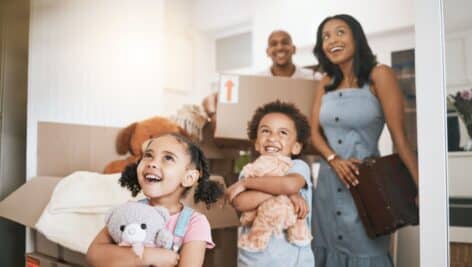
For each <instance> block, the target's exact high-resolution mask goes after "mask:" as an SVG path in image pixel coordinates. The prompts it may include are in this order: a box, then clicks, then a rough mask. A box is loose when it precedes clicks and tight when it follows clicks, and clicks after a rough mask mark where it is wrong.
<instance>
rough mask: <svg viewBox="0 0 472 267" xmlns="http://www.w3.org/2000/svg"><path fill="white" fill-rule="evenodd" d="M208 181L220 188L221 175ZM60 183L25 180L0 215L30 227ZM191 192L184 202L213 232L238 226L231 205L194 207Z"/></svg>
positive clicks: (1, 204) (47, 178)
mask: <svg viewBox="0 0 472 267" xmlns="http://www.w3.org/2000/svg"><path fill="white" fill-rule="evenodd" d="M211 179H212V180H216V181H218V182H220V183H222V184H223V185H224V179H223V177H221V176H211ZM60 180H61V178H60V177H51V176H44V177H43V176H40V177H35V178H33V179H31V180H29V181H28V182H27V183H25V184H24V185H22V186H21V187H20V188H18V189H17V190H16V191H14V192H13V193H11V194H10V195H9V196H8V197H6V198H5V199H4V200H3V201H1V202H0V216H2V217H5V218H7V219H10V220H12V221H15V222H17V223H20V224H23V225H26V226H29V227H33V228H34V226H35V225H36V222H37V221H38V219H39V217H40V216H41V214H42V212H43V210H44V209H45V207H46V206H47V204H48V203H49V200H50V199H51V195H52V193H53V190H54V188H55V186H56V184H57V183H58V182H59V181H60ZM194 188H195V187H194ZM193 190H194V189H192V190H191V192H189V194H188V195H187V197H186V198H185V200H184V202H185V203H187V204H188V205H190V206H192V207H194V208H195V209H196V210H197V211H199V212H201V213H202V214H204V215H205V216H207V218H208V220H209V222H210V225H211V227H212V228H213V229H218V228H226V227H232V226H237V225H239V219H238V216H237V214H236V211H235V210H234V208H233V207H232V206H231V205H229V204H225V202H224V200H223V199H220V200H219V201H218V202H217V203H216V204H214V205H212V206H211V209H207V208H206V205H205V204H204V203H199V204H198V205H195V203H194V202H193Z"/></svg>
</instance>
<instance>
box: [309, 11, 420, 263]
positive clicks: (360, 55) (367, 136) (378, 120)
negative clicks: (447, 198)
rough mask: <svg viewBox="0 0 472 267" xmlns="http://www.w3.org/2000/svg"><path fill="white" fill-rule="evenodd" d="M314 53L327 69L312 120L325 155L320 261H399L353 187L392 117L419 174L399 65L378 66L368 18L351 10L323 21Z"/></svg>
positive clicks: (317, 245) (317, 209)
mask: <svg viewBox="0 0 472 267" xmlns="http://www.w3.org/2000/svg"><path fill="white" fill-rule="evenodd" d="M314 53H315V55H316V57H317V58H318V60H319V62H320V66H321V68H322V69H323V70H324V71H325V72H326V76H325V77H324V78H323V80H322V81H321V83H320V86H319V88H318V91H317V93H316V96H315V101H314V105H313V114H312V120H311V122H312V143H313V144H314V146H315V147H316V148H317V150H318V151H319V152H320V153H321V155H322V156H323V157H324V158H325V160H324V161H322V162H321V167H320V172H319V175H318V185H317V188H316V190H315V192H314V197H313V211H314V214H316V215H317V216H315V219H314V220H313V231H314V236H315V239H314V242H313V251H314V253H315V259H316V266H321V267H339V266H345V267H354V266H385V267H388V266H392V265H393V262H392V259H391V255H390V254H389V236H382V237H378V238H375V239H371V238H369V237H368V236H367V235H366V232H365V231H364V228H363V225H362V223H361V220H360V217H359V213H358V211H357V209H356V206H355V204H354V202H353V199H352V197H351V195H350V193H349V190H346V188H349V187H352V186H356V185H358V184H359V180H358V177H357V176H358V174H359V170H358V167H357V166H358V165H357V164H359V163H361V161H362V160H364V159H366V158H368V157H373V156H379V155H380V152H379V150H378V140H379V137H380V134H381V132H382V130H383V127H384V124H385V122H386V123H387V126H388V129H389V130H390V133H391V136H392V137H393V141H394V142H393V143H394V144H395V145H396V148H397V150H398V152H399V155H400V157H401V159H402V160H403V162H404V163H405V165H406V166H407V167H408V170H409V171H410V173H411V174H412V176H413V177H414V178H415V180H416V181H417V180H418V167H417V163H416V159H415V157H414V155H413V153H412V151H411V149H410V147H409V144H408V141H407V139H406V134H405V132H404V128H403V116H402V114H403V97H402V95H401V91H400V89H399V87H398V84H397V81H396V79H395V76H394V73H393V71H392V70H391V69H390V68H389V67H387V66H385V65H377V61H376V59H375V56H374V55H373V53H372V51H371V49H370V47H369V45H368V43H367V39H366V36H365V34H364V31H363V29H362V27H361V25H360V23H359V22H358V21H357V20H356V19H355V18H353V17H352V16H350V15H336V16H333V17H328V18H326V19H325V20H324V21H323V22H322V23H321V24H320V26H319V27H318V31H317V40H316V46H315V48H314ZM322 133H323V134H322ZM363 182H366V181H363ZM332 214H336V216H335V217H334V220H335V223H333V221H332V220H333V219H332V218H333V217H332ZM341 248H342V249H341Z"/></svg>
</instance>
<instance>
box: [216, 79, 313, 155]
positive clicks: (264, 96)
mask: <svg viewBox="0 0 472 267" xmlns="http://www.w3.org/2000/svg"><path fill="white" fill-rule="evenodd" d="M317 84H318V81H313V80H303V79H292V78H284V77H266V76H248V75H240V76H238V75H221V77H220V89H219V94H218V105H217V111H216V129H215V138H218V139H220V141H219V142H220V143H222V141H221V139H223V140H224V141H226V143H228V144H230V143H231V141H235V140H247V126H248V122H249V120H250V119H251V117H252V115H253V114H254V111H256V109H257V108H258V107H260V106H261V105H263V104H266V103H269V102H271V101H274V100H277V99H279V100H281V101H283V102H291V103H294V104H295V105H296V106H297V107H298V108H299V109H300V110H301V111H302V112H303V113H304V114H305V115H306V116H307V117H308V118H310V117H311V111H312V108H313V107H312V106H313V100H314V94H315V91H316V89H315V88H316V87H317ZM233 143H234V144H236V143H237V142H233ZM228 146H231V145H228Z"/></svg>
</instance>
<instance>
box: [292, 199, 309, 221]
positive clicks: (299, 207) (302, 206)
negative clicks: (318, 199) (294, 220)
mask: <svg viewBox="0 0 472 267" xmlns="http://www.w3.org/2000/svg"><path fill="white" fill-rule="evenodd" d="M289 198H290V200H291V201H292V204H293V206H294V208H295V213H297V217H298V219H304V218H305V217H306V215H308V212H309V208H308V205H307V204H306V201H305V199H304V198H303V197H302V196H300V194H292V195H290V196H289Z"/></svg>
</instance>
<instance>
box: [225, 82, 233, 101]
mask: <svg viewBox="0 0 472 267" xmlns="http://www.w3.org/2000/svg"><path fill="white" fill-rule="evenodd" d="M233 85H234V83H233V82H232V81H231V80H227V81H226V83H225V87H226V101H227V102H231V98H232V95H233V92H232V91H233Z"/></svg>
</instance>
